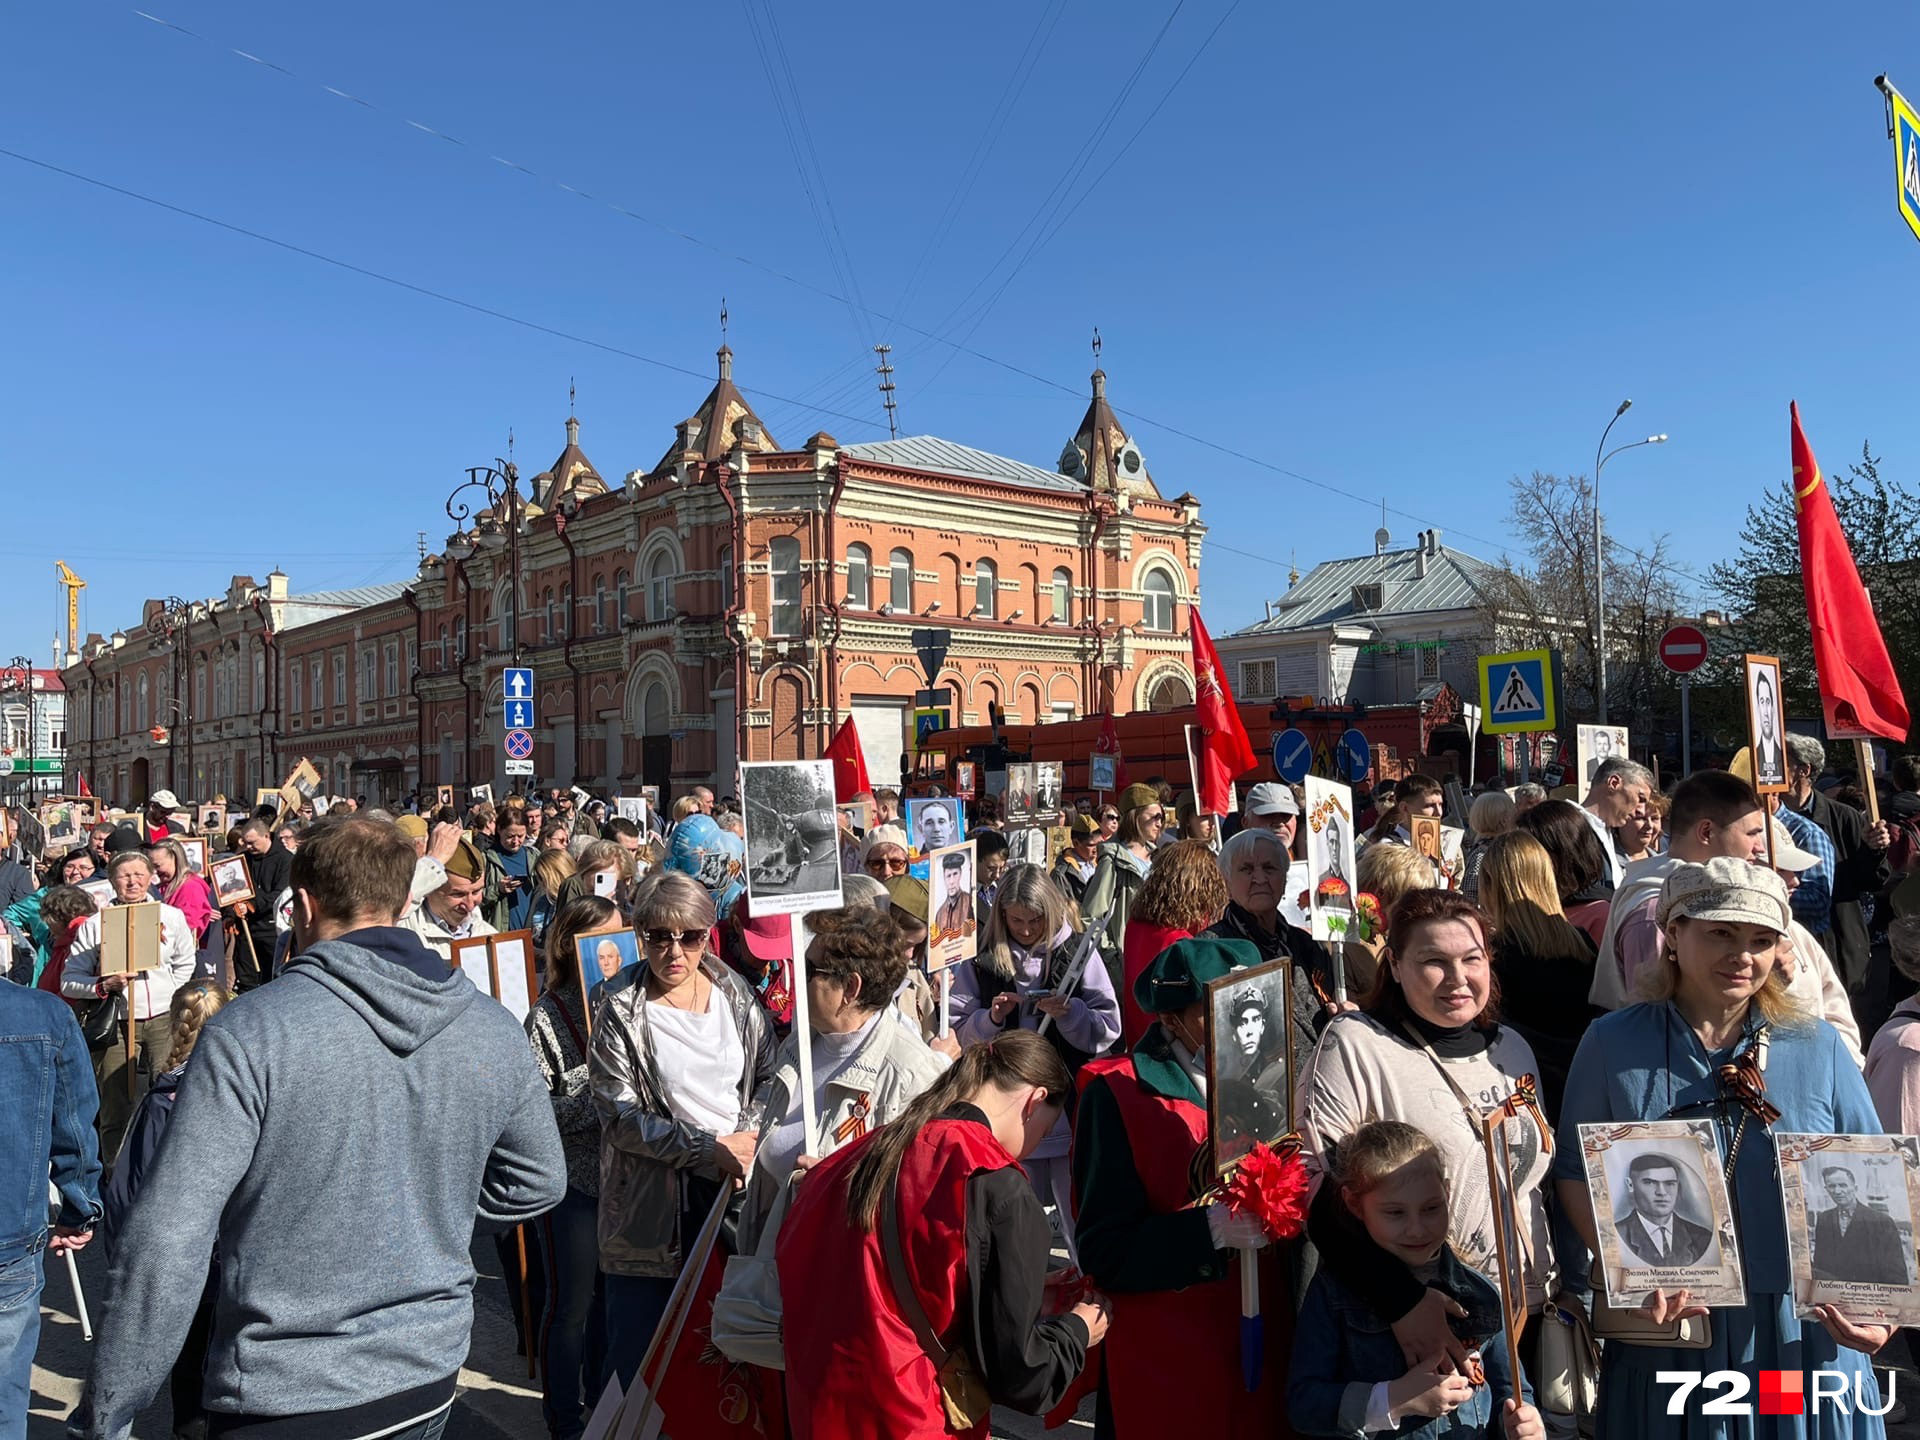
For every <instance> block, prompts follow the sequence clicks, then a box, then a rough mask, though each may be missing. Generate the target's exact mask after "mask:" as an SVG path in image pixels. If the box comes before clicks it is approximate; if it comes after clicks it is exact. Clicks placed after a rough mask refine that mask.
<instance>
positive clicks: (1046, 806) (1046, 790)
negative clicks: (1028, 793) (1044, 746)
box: [1033, 760, 1067, 820]
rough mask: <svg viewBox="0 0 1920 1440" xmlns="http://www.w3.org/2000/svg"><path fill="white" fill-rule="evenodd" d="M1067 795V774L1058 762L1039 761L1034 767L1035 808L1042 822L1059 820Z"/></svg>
mask: <svg viewBox="0 0 1920 1440" xmlns="http://www.w3.org/2000/svg"><path fill="white" fill-rule="evenodd" d="M1066 793H1067V785H1066V772H1065V771H1064V770H1063V769H1062V768H1061V765H1060V762H1059V761H1057V760H1039V761H1035V762H1034V766H1033V808H1034V810H1035V811H1036V812H1037V814H1038V816H1039V818H1040V819H1042V820H1052V819H1056V818H1058V816H1059V814H1060V802H1061V800H1062V799H1064V798H1065V796H1066Z"/></svg>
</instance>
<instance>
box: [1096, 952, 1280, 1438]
mask: <svg viewBox="0 0 1920 1440" xmlns="http://www.w3.org/2000/svg"><path fill="white" fill-rule="evenodd" d="M1128 933H1129V934H1131V933H1132V927H1131V926H1129V927H1128ZM1079 1079H1080V1085H1081V1087H1082V1089H1083V1090H1084V1089H1085V1087H1086V1086H1087V1084H1088V1083H1089V1082H1091V1081H1094V1080H1101V1081H1104V1082H1105V1084H1106V1087H1107V1090H1108V1091H1109V1093H1110V1094H1111V1095H1112V1096H1113V1098H1114V1101H1115V1104H1116V1106H1117V1108H1118V1109H1119V1112H1120V1117H1121V1123H1122V1124H1123V1125H1124V1127H1125V1129H1126V1140H1127V1146H1128V1148H1129V1149H1130V1150H1131V1151H1132V1155H1133V1163H1134V1169H1135V1172H1136V1173H1137V1174H1138V1176H1139V1178H1140V1183H1141V1185H1142V1186H1143V1188H1144V1189H1145V1191H1146V1198H1147V1207H1148V1211H1149V1213H1150V1214H1153V1215H1170V1214H1173V1213H1174V1212H1175V1211H1178V1210H1184V1209H1186V1208H1188V1206H1190V1205H1191V1204H1192V1201H1193V1195H1192V1190H1191V1186H1190V1181H1189V1170H1190V1167H1191V1164H1192V1161H1193V1157H1194V1152H1195V1151H1197V1150H1198V1149H1199V1148H1200V1146H1201V1145H1202V1144H1204V1143H1205V1142H1206V1138H1207V1112H1206V1110H1205V1109H1204V1108H1203V1107H1202V1106H1199V1105H1196V1104H1194V1103H1193V1102H1192V1101H1191V1100H1189V1099H1185V1098H1182V1097H1180V1096H1174V1095H1167V1094H1163V1093H1161V1092H1160V1091H1158V1090H1156V1089H1154V1088H1151V1087H1149V1086H1147V1085H1145V1084H1143V1083H1142V1081H1141V1078H1140V1076H1139V1074H1138V1072H1137V1071H1136V1070H1135V1068H1134V1057H1133V1056H1132V1055H1116V1056H1112V1057H1110V1058H1108V1059H1104V1060H1095V1061H1092V1062H1090V1063H1089V1064H1087V1065H1086V1066H1085V1067H1083V1068H1082V1069H1081V1071H1080V1077H1079ZM1239 1264H1240V1261H1239V1260H1238V1259H1237V1258H1236V1259H1235V1260H1234V1262H1233V1265H1234V1267H1235V1268H1234V1269H1232V1270H1230V1272H1229V1277H1228V1278H1226V1279H1221V1280H1203V1281H1200V1282H1199V1283H1196V1284H1193V1285H1189V1286H1187V1287H1186V1288H1185V1289H1182V1290H1170V1291H1154V1292H1127V1291H1121V1290H1111V1291H1109V1292H1108V1298H1109V1299H1110V1300H1111V1301H1112V1302H1113V1323H1112V1327H1111V1328H1110V1329H1109V1330H1108V1331H1107V1338H1106V1344H1105V1347H1104V1348H1105V1355H1104V1356H1103V1363H1104V1364H1105V1366H1106V1383H1107V1394H1108V1397H1109V1398H1110V1399H1111V1401H1112V1405H1113V1433H1114V1435H1115V1436H1116V1437H1117V1440H1163V1437H1166V1436H1182V1435H1189V1436H1213V1435H1221V1436H1226V1435H1249V1436H1252V1435H1258V1436H1263V1437H1265V1436H1285V1435H1290V1434H1292V1431H1291V1430H1290V1429H1289V1428H1288V1426H1287V1421H1286V1414H1287V1405H1286V1376H1287V1366H1288V1363H1289V1358H1290V1356H1291V1352H1292V1349H1293V1313H1292V1310H1293V1297H1292V1294H1291V1290H1290V1287H1289V1285H1288V1283H1287V1274H1286V1267H1285V1265H1284V1264H1282V1263H1281V1260H1280V1252H1279V1250H1278V1249H1277V1248H1276V1247H1275V1246H1272V1245H1269V1246H1267V1247H1266V1248H1265V1249H1263V1250H1261V1251H1260V1301H1261V1307H1260V1308H1261V1314H1262V1315H1263V1316H1264V1317H1265V1327H1264V1333H1265V1340H1266V1358H1265V1363H1264V1364H1263V1366H1262V1372H1261V1377H1260V1388H1259V1389H1258V1390H1256V1391H1254V1392H1253V1393H1251V1394H1249V1393H1248V1392H1247V1389H1246V1384H1245V1381H1244V1380H1243V1378H1242V1376H1241V1373H1240V1284H1239V1279H1238V1270H1237V1267H1238V1265H1239ZM1096 1278H1097V1277H1096ZM1174 1377H1177V1378H1178V1383H1170V1382H1171V1381H1172V1380H1173V1378H1174Z"/></svg>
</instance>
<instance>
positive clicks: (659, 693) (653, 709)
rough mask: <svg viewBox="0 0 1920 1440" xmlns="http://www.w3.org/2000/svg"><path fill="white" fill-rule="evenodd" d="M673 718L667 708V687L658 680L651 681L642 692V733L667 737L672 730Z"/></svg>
mask: <svg viewBox="0 0 1920 1440" xmlns="http://www.w3.org/2000/svg"><path fill="white" fill-rule="evenodd" d="M672 720H673V716H672V713H671V711H670V710H669V708H668V706H667V687H666V686H664V685H662V684H661V683H660V682H659V681H658V680H653V681H649V682H648V684H647V688H646V689H644V690H642V691H641V692H640V733H641V734H642V735H665V734H668V733H669V732H670V731H671V729H672Z"/></svg>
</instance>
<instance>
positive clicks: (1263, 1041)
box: [1206, 960, 1294, 1175]
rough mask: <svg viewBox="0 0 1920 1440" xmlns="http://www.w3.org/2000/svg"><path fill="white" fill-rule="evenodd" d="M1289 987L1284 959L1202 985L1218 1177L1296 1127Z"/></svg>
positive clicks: (1209, 1116)
mask: <svg viewBox="0 0 1920 1440" xmlns="http://www.w3.org/2000/svg"><path fill="white" fill-rule="evenodd" d="M1292 984H1293V965H1292V962H1291V961H1288V960H1276V961H1274V962H1273V963H1272V964H1269V965H1257V966H1253V967H1250V968H1248V969H1245V970H1235V971H1233V972H1232V973H1231V974H1227V975H1223V976H1221V977H1220V978H1219V979H1218V980H1212V981H1209V982H1208V984H1207V987H1206V990H1207V1123H1208V1132H1207V1133H1208V1134H1209V1135H1211V1136H1212V1137H1213V1165H1214V1171H1215V1173H1216V1174H1222V1175H1224V1174H1225V1173H1226V1172H1227V1171H1229V1170H1231V1169H1232V1168H1233V1167H1234V1165H1235V1164H1236V1163H1237V1162H1238V1161H1239V1160H1240V1159H1241V1158H1242V1157H1243V1156H1244V1155H1246V1153H1247V1152H1248V1151H1249V1150H1251V1149H1253V1147H1254V1146H1255V1145H1257V1144H1263V1143H1264V1144H1267V1145H1273V1144H1276V1143H1277V1142H1278V1141H1279V1140H1280V1139H1281V1137H1283V1136H1285V1135H1287V1134H1289V1133H1291V1132H1292V1130H1293V1128H1294V1126H1293V1025H1292V1023H1291V1019H1290V1017H1291V1016H1292V1014H1293V1006H1292Z"/></svg>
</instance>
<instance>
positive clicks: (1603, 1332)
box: [1593, 1260, 1713, 1350]
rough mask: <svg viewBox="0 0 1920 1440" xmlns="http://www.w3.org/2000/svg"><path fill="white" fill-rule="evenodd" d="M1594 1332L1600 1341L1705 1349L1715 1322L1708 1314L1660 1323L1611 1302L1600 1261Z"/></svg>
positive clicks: (1595, 1288)
mask: <svg viewBox="0 0 1920 1440" xmlns="http://www.w3.org/2000/svg"><path fill="white" fill-rule="evenodd" d="M1593 1333H1594V1337H1595V1338H1596V1339H1599V1340H1605V1341H1608V1342H1610V1343H1618V1344H1621V1345H1653V1346H1659V1347H1664V1348H1666V1349H1669V1350H1705V1349H1706V1348H1707V1347H1708V1346H1709V1345H1711V1344H1713V1325H1712V1323H1711V1321H1710V1320H1709V1318H1708V1317H1707V1316H1705V1315H1689V1316H1687V1317H1686V1318H1684V1319H1678V1320H1669V1321H1667V1323H1666V1324H1664V1325H1657V1324H1655V1323H1654V1322H1653V1321H1651V1320H1649V1319H1647V1318H1646V1317H1645V1316H1642V1315H1636V1314H1634V1313H1633V1312H1632V1311H1631V1310H1627V1309H1615V1308H1614V1307H1613V1306H1612V1305H1609V1304H1608V1303H1607V1286H1606V1280H1605V1278H1604V1277H1603V1276H1602V1274H1601V1272H1600V1262H1599V1261H1597V1260H1596V1261H1595V1262H1594V1265H1593Z"/></svg>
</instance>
